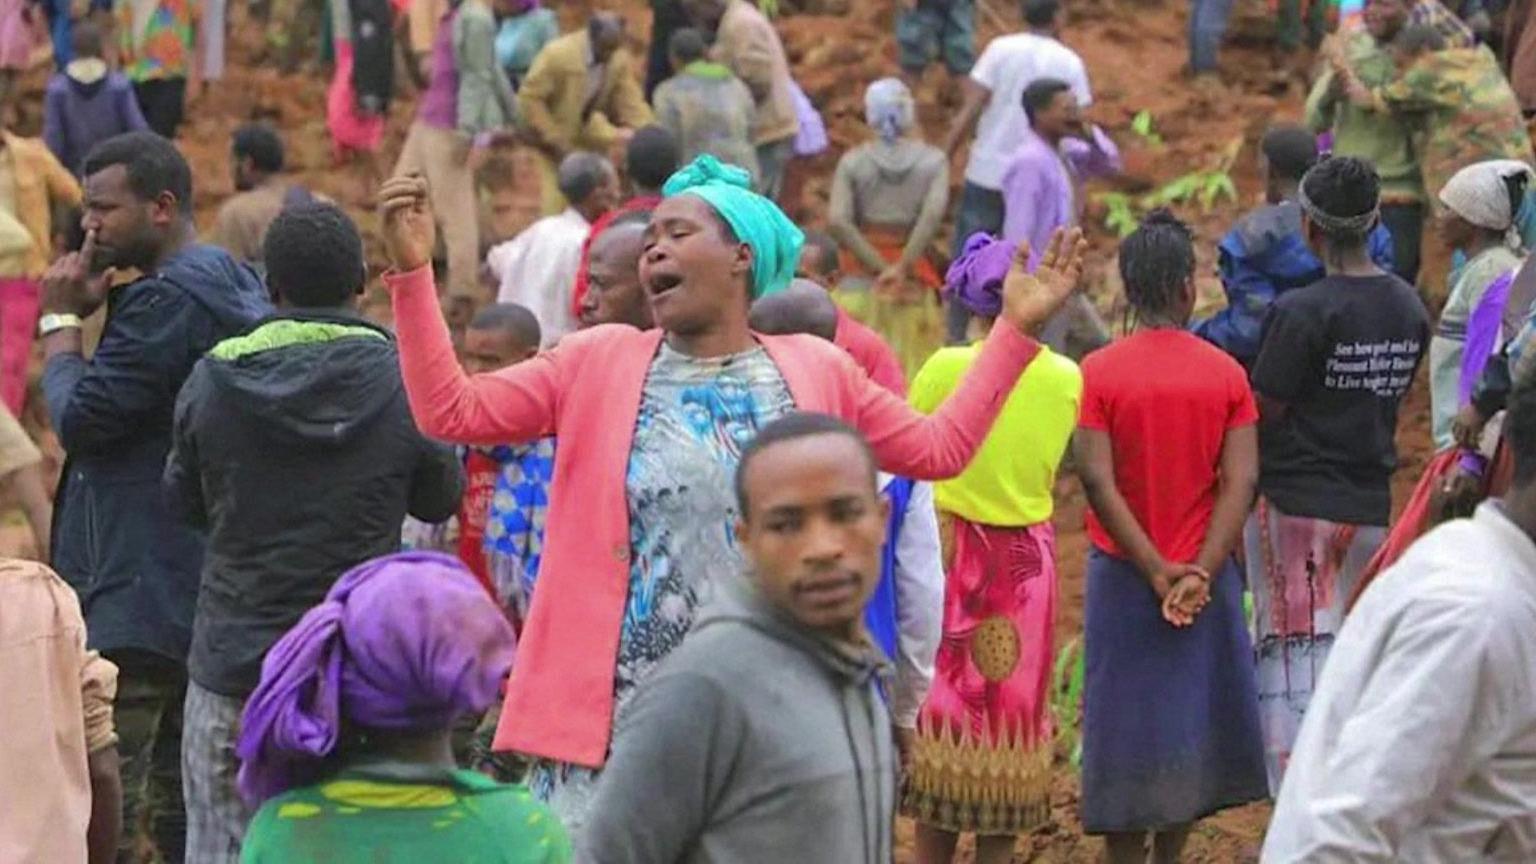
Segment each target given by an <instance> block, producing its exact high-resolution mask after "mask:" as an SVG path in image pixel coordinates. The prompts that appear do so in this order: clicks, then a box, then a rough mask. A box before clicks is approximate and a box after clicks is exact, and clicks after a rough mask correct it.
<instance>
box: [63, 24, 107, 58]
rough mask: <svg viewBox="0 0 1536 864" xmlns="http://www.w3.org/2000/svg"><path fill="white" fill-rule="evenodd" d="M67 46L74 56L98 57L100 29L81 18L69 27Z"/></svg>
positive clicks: (99, 53) (100, 47) (99, 52)
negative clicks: (71, 49) (72, 50)
mask: <svg viewBox="0 0 1536 864" xmlns="http://www.w3.org/2000/svg"><path fill="white" fill-rule="evenodd" d="M69 45H70V47H71V48H73V49H74V52H75V56H76V57H77V58H79V57H100V56H101V52H102V46H101V28H100V27H97V26H96V22H94V21H92V20H90V19H89V18H82V19H80V20H79V21H76V22H75V23H74V24H72V25H70V35H69Z"/></svg>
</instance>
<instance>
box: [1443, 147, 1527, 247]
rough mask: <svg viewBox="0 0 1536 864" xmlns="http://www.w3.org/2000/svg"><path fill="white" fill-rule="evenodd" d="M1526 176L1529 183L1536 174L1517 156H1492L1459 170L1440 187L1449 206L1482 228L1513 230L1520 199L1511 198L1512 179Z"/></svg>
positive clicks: (1444, 201) (1453, 211)
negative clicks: (1512, 199)
mask: <svg viewBox="0 0 1536 864" xmlns="http://www.w3.org/2000/svg"><path fill="white" fill-rule="evenodd" d="M1520 176H1523V177H1525V179H1526V182H1527V183H1529V182H1530V180H1531V179H1532V178H1533V177H1536V174H1533V173H1532V171H1531V166H1529V165H1527V164H1525V163H1524V162H1521V161H1519V160H1516V159H1490V160H1489V161H1487V162H1478V163H1477V164H1475V165H1468V166H1467V167H1465V168H1463V169H1461V170H1460V171H1457V172H1456V174H1455V176H1453V177H1451V179H1450V181H1449V182H1447V183H1446V184H1445V188H1443V189H1441V190H1440V196H1439V197H1440V203H1441V204H1444V205H1445V207H1446V209H1448V210H1450V211H1451V212H1452V213H1455V214H1456V215H1457V216H1460V217H1461V218H1462V219H1465V220H1466V221H1468V222H1470V223H1472V224H1473V225H1476V226H1477V227H1479V228H1487V229H1488V230H1490V231H1509V230H1511V229H1512V228H1513V227H1514V224H1515V218H1516V217H1517V216H1519V215H1520V208H1519V202H1511V201H1510V200H1509V185H1508V183H1507V182H1506V181H1507V180H1508V179H1509V178H1512V177H1520Z"/></svg>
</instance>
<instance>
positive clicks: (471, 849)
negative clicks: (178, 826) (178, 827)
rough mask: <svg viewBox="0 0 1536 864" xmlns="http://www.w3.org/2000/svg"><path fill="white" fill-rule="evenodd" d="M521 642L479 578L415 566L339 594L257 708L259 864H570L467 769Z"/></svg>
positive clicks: (544, 823) (536, 826) (311, 616)
mask: <svg viewBox="0 0 1536 864" xmlns="http://www.w3.org/2000/svg"><path fill="white" fill-rule="evenodd" d="M514 646H515V640H514V638H513V635H512V628H511V626H510V625H508V624H507V620H506V618H505V617H504V616H503V615H502V613H501V611H500V610H499V609H497V608H496V605H495V603H493V602H492V601H491V600H490V598H488V597H487V596H486V594H485V591H484V590H483V589H482V588H481V587H480V586H479V585H478V584H477V583H476V582H475V580H474V577H473V576H471V575H470V573H469V571H468V570H467V569H465V567H464V565H463V564H461V563H459V562H458V561H457V560H456V559H453V558H451V557H449V556H447V555H441V554H437V553H429V552H409V553H402V554H398V555H389V556H385V557H383V558H376V559H374V560H373V561H369V562H368V563H366V564H363V565H361V566H359V567H357V568H355V569H353V570H352V571H350V572H348V573H347V574H346V575H344V576H342V577H341V579H340V580H339V581H337V583H336V585H335V587H333V588H332V589H331V591H330V593H329V594H327V595H326V598H325V601H324V602H322V603H321V604H320V605H319V606H316V607H315V608H313V609H311V610H310V611H309V612H308V613H306V614H305V615H304V618H303V619H302V620H301V621H300V622H299V623H298V625H296V626H295V627H294V628H293V629H292V630H290V631H288V633H287V635H285V636H284V637H283V638H282V639H280V640H278V643H277V644H276V645H275V646H273V648H272V651H271V653H269V654H268V655H267V658H266V661H265V662H263V663H262V669H261V683H260V684H259V685H258V686H257V688H256V692H254V693H253V694H251V698H250V701H249V702H247V703H246V707H245V717H244V719H243V723H242V731H241V734H240V743H239V746H238V748H237V752H238V754H239V756H240V759H241V762H242V765H241V768H240V794H241V795H242V796H244V797H245V799H246V801H247V803H249V804H251V805H252V806H257V805H260V807H261V810H260V812H258V813H257V814H256V818H255V820H254V821H253V822H252V823H251V827H250V829H249V830H248V831H247V832H246V836H245V847H244V849H243V850H242V860H243V861H245V862H246V864H266V862H282V864H307V862H316V864H318V862H326V864H349V862H358V864H363V862H377V861H422V862H427V861H466V862H467V861H477V862H505V864H514V862H516V864H554V862H564V861H568V860H570V843H569V841H568V840H567V839H566V836H565V831H564V829H562V828H561V826H560V824H559V822H558V820H556V819H555V818H554V816H553V815H552V814H551V813H550V812H549V810H548V809H546V808H545V807H544V806H543V805H542V804H539V803H537V802H535V801H534V800H533V798H532V795H531V794H530V793H529V792H528V790H527V789H526V788H524V787H522V786H508V785H503V784H500V783H496V782H494V781H492V780H490V779H488V778H486V777H484V776H482V775H480V774H477V773H475V772H473V771H461V770H458V769H457V768H456V766H455V765H454V761H453V755H452V751H451V749H450V746H449V730H450V728H451V727H452V726H453V724H454V721H455V720H457V719H459V718H460V717H463V716H465V715H472V714H478V713H479V712H482V711H484V710H485V709H486V708H487V707H489V706H490V705H491V703H492V702H493V701H495V700H496V698H497V696H498V694H499V692H500V690H501V685H502V682H503V681H505V680H506V677H507V673H508V672H509V671H510V670H511V668H512V657H513V650H514Z"/></svg>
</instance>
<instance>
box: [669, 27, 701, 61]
mask: <svg viewBox="0 0 1536 864" xmlns="http://www.w3.org/2000/svg"><path fill="white" fill-rule="evenodd" d="M705 48H706V46H705V44H704V34H703V33H700V32H699V31H698V30H696V29H694V28H692V27H684V28H683V29H681V30H678V31H677V32H675V33H673V34H672V38H671V39H668V40H667V53H668V54H669V55H670V56H672V57H674V58H676V59H678V60H681V61H682V62H684V63H692V62H694V61H696V60H703V59H704V52H705Z"/></svg>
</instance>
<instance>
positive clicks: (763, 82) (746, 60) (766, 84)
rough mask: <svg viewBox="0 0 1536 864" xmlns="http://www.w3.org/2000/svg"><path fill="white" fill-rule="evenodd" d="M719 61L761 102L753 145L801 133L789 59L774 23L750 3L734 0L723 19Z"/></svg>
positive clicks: (716, 50)
mask: <svg viewBox="0 0 1536 864" xmlns="http://www.w3.org/2000/svg"><path fill="white" fill-rule="evenodd" d="M712 56H713V57H714V59H715V61H716V62H719V63H724V64H725V65H726V66H729V67H730V68H731V71H732V72H734V73H736V77H737V78H740V79H741V80H742V82H743V83H745V84H746V85H747V89H748V90H751V91H752V96H753V98H755V99H756V100H757V122H756V123H755V124H754V125H753V127H752V143H754V144H758V145H762V144H771V143H773V142H775V141H783V140H784V139H785V138H793V137H794V136H795V135H796V134H798V133H799V132H800V121H799V120H798V119H796V117H795V103H794V100H793V99H792V98H791V97H790V95H789V89H790V77H789V59H788V58H787V57H785V56H784V43H783V42H781V41H779V34H778V32H777V31H776V30H774V29H773V24H772V22H770V21H769V20H768V19H767V18H766V17H764V16H763V13H762V12H759V11H758V9H757V7H756V6H754V5H753V4H751V3H748V2H746V0H731V4H730V5H729V6H727V7H726V10H725V15H724V16H722V17H721V18H720V28H719V32H718V33H716V35H715V47H714V49H713V52H712Z"/></svg>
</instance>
